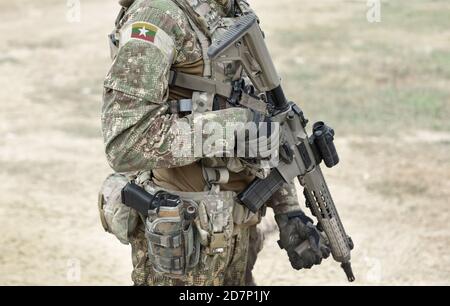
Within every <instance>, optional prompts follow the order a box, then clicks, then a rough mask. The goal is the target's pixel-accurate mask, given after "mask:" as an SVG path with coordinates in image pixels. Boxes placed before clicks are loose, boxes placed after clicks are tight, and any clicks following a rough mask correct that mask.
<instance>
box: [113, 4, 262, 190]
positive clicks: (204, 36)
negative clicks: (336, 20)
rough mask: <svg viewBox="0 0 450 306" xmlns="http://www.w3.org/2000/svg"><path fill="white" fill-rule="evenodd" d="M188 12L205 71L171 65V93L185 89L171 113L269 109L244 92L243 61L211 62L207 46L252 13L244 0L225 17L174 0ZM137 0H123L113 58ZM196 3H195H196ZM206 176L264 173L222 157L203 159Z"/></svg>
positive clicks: (223, 178) (215, 179)
mask: <svg viewBox="0 0 450 306" xmlns="http://www.w3.org/2000/svg"><path fill="white" fill-rule="evenodd" d="M171 1H172V2H174V3H175V4H176V5H177V6H178V7H179V8H180V9H181V10H182V11H183V12H184V13H185V14H186V17H187V19H188V21H189V24H190V25H191V27H192V29H193V30H194V32H195V33H196V35H197V38H198V41H199V43H200V46H201V49H202V60H203V69H202V70H203V72H202V75H194V74H189V73H186V72H179V71H177V69H176V67H173V66H172V69H171V72H170V78H169V92H171V91H177V92H178V91H179V90H178V89H179V88H181V89H184V90H185V92H187V93H188V94H185V97H184V98H181V99H172V100H171V99H169V101H168V103H169V112H170V113H178V114H180V116H183V114H189V113H204V112H208V111H213V110H219V109H224V108H227V107H232V106H235V104H237V102H239V104H240V105H243V106H247V107H249V108H252V109H255V110H258V111H260V112H264V111H266V105H265V103H263V102H262V101H261V100H259V99H258V98H256V97H255V95H252V94H247V93H246V92H242V90H241V89H242V88H243V87H245V86H246V84H250V82H249V80H248V78H246V76H245V72H244V71H243V67H242V65H241V63H239V62H237V61H230V62H223V61H221V62H219V61H217V62H216V61H211V60H210V59H209V57H208V48H209V47H210V46H211V44H212V43H214V42H215V41H216V40H218V39H219V38H220V37H221V36H222V35H223V34H224V33H225V32H226V31H227V30H228V29H229V27H230V26H231V25H232V24H233V23H234V22H235V21H236V18H239V17H240V16H243V15H245V14H249V13H253V10H252V9H251V8H250V6H249V4H248V3H247V2H246V1H245V0H232V1H229V5H228V7H226V8H225V9H226V10H227V13H228V15H227V16H226V17H223V16H221V14H219V12H217V10H215V9H213V8H211V6H210V5H209V3H207V2H203V1H191V4H189V3H188V1H187V0H171ZM134 2H135V0H120V1H119V3H120V4H121V5H122V6H123V7H122V10H121V12H120V13H119V16H118V17H117V20H116V31H115V32H113V33H112V34H111V35H110V41H111V50H112V51H111V56H112V57H113V58H114V57H115V56H116V55H117V52H118V46H119V41H118V40H119V34H118V30H117V29H118V28H119V27H120V25H121V20H122V18H123V16H124V15H125V12H126V11H127V9H128V8H129V7H130V6H131V5H132V4H133V3H134ZM194 4H195V5H194ZM202 168H203V175H204V178H205V180H206V182H207V183H208V184H209V185H210V187H211V185H212V184H225V183H227V182H228V179H229V172H228V170H232V171H233V172H235V173H239V172H241V171H243V170H247V173H248V174H251V175H257V176H265V175H266V173H262V172H261V171H262V170H261V169H260V168H258V167H252V166H251V165H244V164H243V163H242V161H241V160H240V159H238V158H231V159H228V161H227V163H226V164H225V163H224V161H223V160H222V159H216V158H207V159H204V160H202Z"/></svg>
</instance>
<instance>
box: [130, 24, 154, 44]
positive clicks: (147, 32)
mask: <svg viewBox="0 0 450 306" xmlns="http://www.w3.org/2000/svg"><path fill="white" fill-rule="evenodd" d="M156 33H158V27H156V26H154V25H153V24H151V23H147V22H136V23H133V24H132V25H131V38H135V39H141V40H144V41H147V42H152V43H154V42H155V37H156Z"/></svg>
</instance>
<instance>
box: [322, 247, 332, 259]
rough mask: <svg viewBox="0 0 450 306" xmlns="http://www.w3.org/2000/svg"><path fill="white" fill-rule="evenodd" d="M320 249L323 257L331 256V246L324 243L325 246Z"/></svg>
mask: <svg viewBox="0 0 450 306" xmlns="http://www.w3.org/2000/svg"><path fill="white" fill-rule="evenodd" d="M320 250H321V253H322V257H323V258H328V257H329V256H330V253H331V251H330V248H329V247H327V246H325V245H323V246H322V247H321V248H320Z"/></svg>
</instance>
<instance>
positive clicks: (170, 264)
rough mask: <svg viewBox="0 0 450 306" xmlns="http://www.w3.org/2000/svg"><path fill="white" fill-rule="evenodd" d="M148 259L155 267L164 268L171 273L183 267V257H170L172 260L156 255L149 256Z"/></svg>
mask: <svg viewBox="0 0 450 306" xmlns="http://www.w3.org/2000/svg"><path fill="white" fill-rule="evenodd" d="M148 257H149V259H150V261H151V262H152V263H154V264H155V265H156V266H162V267H166V268H169V269H170V270H171V271H170V272H171V273H172V272H174V271H173V270H180V269H182V268H183V266H184V260H183V257H172V258H167V257H161V256H157V255H150V254H149V256H148Z"/></svg>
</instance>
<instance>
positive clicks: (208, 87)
mask: <svg viewBox="0 0 450 306" xmlns="http://www.w3.org/2000/svg"><path fill="white" fill-rule="evenodd" d="M169 85H170V86H177V87H181V88H185V89H190V90H193V91H203V92H207V93H211V94H217V95H220V96H222V97H226V98H228V97H229V96H230V95H231V91H232V89H233V88H232V86H231V84H227V83H223V82H217V81H214V80H211V79H208V78H204V77H201V76H196V75H192V74H187V73H183V72H178V71H174V70H171V71H170V77H169Z"/></svg>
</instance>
